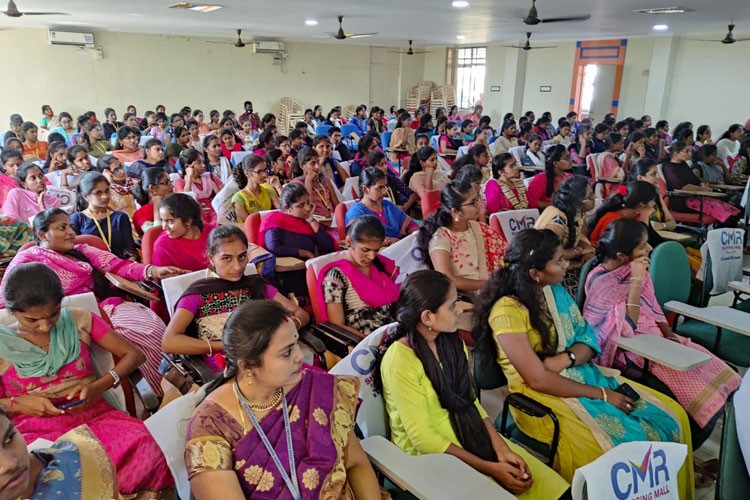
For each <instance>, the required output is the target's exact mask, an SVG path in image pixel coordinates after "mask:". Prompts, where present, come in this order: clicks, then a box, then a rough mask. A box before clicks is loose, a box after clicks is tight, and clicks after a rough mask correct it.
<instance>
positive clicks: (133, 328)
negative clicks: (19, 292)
mask: <svg viewBox="0 0 750 500" xmlns="http://www.w3.org/2000/svg"><path fill="white" fill-rule="evenodd" d="M74 248H75V249H76V250H78V251H79V252H80V253H82V254H83V255H84V256H85V257H86V258H87V259H88V262H84V261H82V260H78V259H76V258H73V257H71V256H68V255H65V254H62V253H59V252H55V251H54V250H50V249H48V248H42V247H38V246H32V247H30V248H27V249H26V250H23V251H21V252H19V253H18V254H17V255H16V256H15V258H14V259H13V260H12V261H11V262H10V264H8V268H7V270H6V274H7V273H8V272H10V271H11V270H12V269H15V268H16V267H18V266H19V265H21V264H26V263H29V262H40V263H42V264H44V265H46V266H47V267H49V268H51V269H53V270H54V271H55V273H56V274H57V276H58V277H59V278H60V282H61V283H62V287H63V291H64V292H65V295H78V294H81V293H88V292H94V291H95V288H94V268H96V269H98V270H99V271H101V272H102V273H112V274H115V275H117V276H120V277H123V278H125V279H128V280H131V281H140V280H142V279H143V278H144V273H145V270H146V266H145V265H143V264H139V263H137V262H132V261H129V260H124V259H120V258H119V257H117V256H116V255H114V254H112V253H111V252H105V251H104V250H100V249H98V248H96V247H93V246H91V245H87V244H85V243H81V244H77V245H75V247H74ZM97 291H98V290H97ZM97 301H98V302H99V303H100V305H101V307H102V309H103V310H104V312H105V313H106V314H107V316H109V319H110V321H111V323H112V327H113V328H114V330H115V331H116V332H117V333H119V334H120V335H122V336H123V337H125V338H126V339H128V340H129V341H131V342H133V343H134V344H135V345H137V346H138V347H139V348H140V349H141V350H142V351H143V353H144V354H145V355H146V363H144V364H143V365H141V372H142V373H143V376H144V377H145V378H146V379H147V380H148V382H149V384H150V385H151V387H152V388H153V389H154V391H155V392H156V394H157V395H161V393H162V390H161V375H160V374H159V370H158V369H159V364H160V363H161V359H162V358H161V340H162V337H163V336H164V331H165V330H166V325H164V322H163V321H162V320H161V319H160V318H159V317H158V316H157V315H156V314H154V313H153V312H152V311H151V310H150V309H149V308H148V307H146V306H144V305H142V304H139V303H138V302H125V301H123V300H122V299H121V298H119V297H114V296H105V297H99V296H97ZM0 307H5V295H4V293H3V287H2V283H0Z"/></svg>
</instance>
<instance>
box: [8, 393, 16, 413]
mask: <svg viewBox="0 0 750 500" xmlns="http://www.w3.org/2000/svg"><path fill="white" fill-rule="evenodd" d="M15 402H16V397H15V396H11V397H10V405H8V406H9V407H8V413H13V404H14V403H15Z"/></svg>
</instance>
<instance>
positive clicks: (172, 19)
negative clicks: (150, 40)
mask: <svg viewBox="0 0 750 500" xmlns="http://www.w3.org/2000/svg"><path fill="white" fill-rule="evenodd" d="M5 1H6V0H0V5H2V8H0V10H5V7H4V5H5ZM176 1H177V0H16V3H17V5H18V8H19V10H21V11H24V10H27V11H57V12H68V13H70V14H71V15H70V16H26V17H23V18H20V19H12V18H8V17H6V16H3V15H0V28H13V27H15V28H23V27H27V28H50V27H57V28H63V29H70V30H72V31H83V30H95V31H102V30H108V31H121V32H134V33H152V34H168V35H189V36H207V37H225V38H228V39H234V38H235V34H234V30H235V29H237V28H242V29H243V39H245V40H251V39H253V38H260V39H269V38H270V39H281V40H290V41H309V42H324V41H326V40H325V39H322V38H315V37H314V36H315V35H321V34H324V33H327V32H335V31H336V30H337V28H338V24H337V21H336V15H339V14H341V15H344V16H345V18H344V28H345V31H346V32H347V33H358V32H378V33H379V35H377V36H375V37H372V38H361V39H352V40H346V41H336V40H330V41H331V42H332V43H347V44H366V45H390V46H393V45H406V40H408V39H414V42H415V46H424V45H454V44H479V43H482V44H484V43H491V42H500V41H514V42H515V41H518V40H520V39H521V38H522V37H523V33H524V32H526V31H532V32H534V39H547V40H579V39H587V38H602V37H622V36H637V35H651V34H653V33H652V31H651V27H652V26H653V25H655V24H661V23H664V24H668V25H669V27H670V29H669V31H668V32H667V33H666V35H669V34H677V35H686V34H715V35H717V36H719V37H721V36H723V35H724V33H725V32H726V25H727V24H728V22H729V21H730V20H734V21H735V22H736V23H737V29H736V31H735V34H736V35H737V36H738V37H742V36H743V35H746V34H750V8H748V6H749V5H750V2H749V1H748V0H711V1H707V0H538V2H537V9H538V10H539V17H541V18H545V17H558V16H570V15H580V14H586V13H590V14H591V19H589V20H588V21H583V22H565V23H554V24H546V25H545V24H541V25H538V26H526V25H525V24H523V23H522V22H521V18H523V17H525V15H526V13H527V12H528V9H529V7H530V5H531V0H469V2H470V4H471V5H470V6H469V7H468V8H465V9H456V8H453V7H452V6H451V0H276V1H273V0H215V2H205V3H216V4H219V5H224V6H225V8H223V9H221V10H218V11H215V12H211V13H207V14H202V13H197V12H190V11H179V10H174V9H166V8H165V7H166V6H167V5H170V4H172V3H176ZM193 3H201V2H198V1H197V0H194V1H193ZM674 5H679V6H681V7H686V8H690V9H694V12H689V13H685V14H678V15H660V16H655V15H647V14H639V13H634V12H633V10H634V9H643V8H651V7H669V6H674ZM308 18H312V19H316V20H318V22H319V24H318V26H313V27H309V26H306V25H305V23H304V21H305V19H308ZM457 35H465V37H466V38H465V39H464V40H462V41H460V42H459V41H458V40H457V39H456V36H457ZM658 36H665V35H663V34H662V35H658Z"/></svg>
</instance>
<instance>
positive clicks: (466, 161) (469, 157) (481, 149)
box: [449, 143, 492, 180]
mask: <svg viewBox="0 0 750 500" xmlns="http://www.w3.org/2000/svg"><path fill="white" fill-rule="evenodd" d="M491 161H492V159H491V158H490V154H489V149H488V148H487V146H486V145H484V144H477V143H474V145H473V146H471V147H470V148H469V150H468V151H467V152H466V154H465V155H463V156H462V157H461V158H458V159H457V160H455V161H454V162H453V164H452V165H451V174H450V176H449V177H450V179H451V180H455V179H456V176H457V175H458V172H459V171H460V170H461V169H462V168H464V167H465V166H467V165H474V166H476V167H477V168H478V169H479V171H480V172H482V177H483V178H484V173H485V172H487V178H489V176H490V175H489V171H490V167H489V166H488V165H489V164H490V163H491Z"/></svg>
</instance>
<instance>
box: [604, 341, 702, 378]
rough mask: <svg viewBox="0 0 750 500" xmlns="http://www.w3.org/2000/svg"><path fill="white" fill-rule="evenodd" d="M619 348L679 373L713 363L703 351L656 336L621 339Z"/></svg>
mask: <svg viewBox="0 0 750 500" xmlns="http://www.w3.org/2000/svg"><path fill="white" fill-rule="evenodd" d="M617 347H619V348H620V349H623V350H626V351H629V352H632V353H633V354H637V355H638V356H641V357H642V358H645V359H650V360H651V361H654V362H656V363H659V364H660V365H663V366H666V367H669V368H672V369H673V370H677V371H687V370H690V369H692V368H695V367H696V366H701V365H704V364H706V363H708V362H709V361H711V356H709V355H708V354H706V353H705V352H703V351H699V350H697V349H693V348H692V347H688V346H684V345H682V344H680V343H679V342H673V341H671V340H667V339H665V338H664V337H657V336H655V335H634V336H632V337H620V340H619V341H618V342H617Z"/></svg>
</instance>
